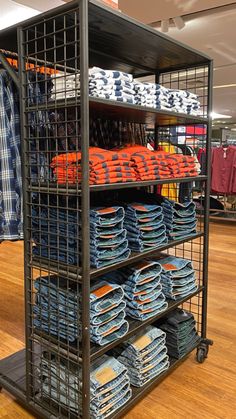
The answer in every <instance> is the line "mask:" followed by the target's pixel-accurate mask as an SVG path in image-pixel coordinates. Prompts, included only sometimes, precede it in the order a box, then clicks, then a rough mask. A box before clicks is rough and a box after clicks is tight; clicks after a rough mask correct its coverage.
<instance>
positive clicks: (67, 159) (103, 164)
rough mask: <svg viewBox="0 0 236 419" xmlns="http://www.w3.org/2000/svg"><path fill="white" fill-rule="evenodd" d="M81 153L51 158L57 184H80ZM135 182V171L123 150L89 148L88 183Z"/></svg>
mask: <svg viewBox="0 0 236 419" xmlns="http://www.w3.org/2000/svg"><path fill="white" fill-rule="evenodd" d="M81 163H82V153H80V152H72V153H65V154H59V155H58V156H56V157H53V159H52V162H51V168H52V169H53V174H54V176H55V178H56V180H57V182H58V183H60V184H64V183H71V184H73V183H77V182H79V183H81V179H82V167H81ZM132 181H136V174H135V170H134V168H133V167H132V164H131V162H130V156H129V154H126V153H125V152H123V150H117V151H108V150H104V149H102V148H98V147H90V148H89V183H90V184H91V185H99V184H104V183H117V182H132Z"/></svg>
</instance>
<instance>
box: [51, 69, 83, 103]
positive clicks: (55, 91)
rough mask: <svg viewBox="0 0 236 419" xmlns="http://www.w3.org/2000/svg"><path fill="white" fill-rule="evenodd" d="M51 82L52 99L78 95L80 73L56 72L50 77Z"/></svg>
mask: <svg viewBox="0 0 236 419" xmlns="http://www.w3.org/2000/svg"><path fill="white" fill-rule="evenodd" d="M51 80H52V83H53V88H52V96H51V99H52V100H58V99H65V98H70V97H75V96H79V95H80V75H79V74H73V75H71V74H65V73H57V74H54V75H53V78H51Z"/></svg>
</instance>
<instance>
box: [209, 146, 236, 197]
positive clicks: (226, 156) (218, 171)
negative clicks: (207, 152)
mask: <svg viewBox="0 0 236 419" xmlns="http://www.w3.org/2000/svg"><path fill="white" fill-rule="evenodd" d="M235 175H236V146H228V147H217V148H213V149H212V159H211V189H212V191H213V192H216V193H221V194H233V193H236V179H235Z"/></svg>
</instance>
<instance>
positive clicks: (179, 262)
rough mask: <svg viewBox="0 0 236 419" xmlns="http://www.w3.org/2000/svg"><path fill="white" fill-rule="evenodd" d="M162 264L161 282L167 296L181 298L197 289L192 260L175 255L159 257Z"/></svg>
mask: <svg viewBox="0 0 236 419" xmlns="http://www.w3.org/2000/svg"><path fill="white" fill-rule="evenodd" d="M159 263H160V264H161V266H162V269H163V272H162V274H161V284H162V289H163V293H164V294H165V296H166V297H167V298H170V299H174V300H176V299H178V298H183V297H185V296H187V295H189V294H191V293H193V292H194V291H196V290H197V288H198V286H197V283H196V278H195V272H194V268H193V264H192V261H190V260H187V259H182V258H177V257H175V256H168V257H166V258H164V259H160V260H159Z"/></svg>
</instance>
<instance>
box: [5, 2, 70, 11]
mask: <svg viewBox="0 0 236 419" xmlns="http://www.w3.org/2000/svg"><path fill="white" fill-rule="evenodd" d="M2 1H3V2H4V1H5V0H1V2H2ZM14 2H15V3H19V4H23V5H25V6H28V7H32V8H33V9H36V10H39V11H40V12H45V11H46V10H49V9H53V8H54V7H57V6H61V5H62V4H63V3H64V2H63V0H14Z"/></svg>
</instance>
